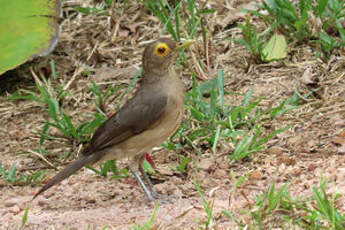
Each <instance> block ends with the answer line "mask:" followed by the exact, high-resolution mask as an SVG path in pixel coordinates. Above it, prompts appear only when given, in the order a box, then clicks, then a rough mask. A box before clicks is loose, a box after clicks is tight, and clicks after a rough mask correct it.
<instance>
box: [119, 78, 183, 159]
mask: <svg viewBox="0 0 345 230" xmlns="http://www.w3.org/2000/svg"><path fill="white" fill-rule="evenodd" d="M160 87H161V89H162V90H163V92H164V93H165V94H166V95H167V97H168V101H167V105H166V106H165V108H164V111H163V112H162V114H161V115H160V117H159V119H157V121H156V122H154V123H153V124H152V125H150V126H149V127H148V128H147V129H146V130H145V131H143V132H142V133H140V134H138V135H135V136H133V137H131V138H130V139H128V140H127V141H124V142H122V143H121V144H119V145H118V146H117V147H118V150H120V151H123V153H125V154H126V155H127V156H131V155H132V156H133V155H136V154H140V153H143V152H146V151H149V150H150V149H152V148H153V147H155V146H159V145H160V144H161V143H163V142H164V141H165V140H167V139H168V138H169V137H170V136H171V135H172V134H174V132H175V131H176V130H177V129H178V128H179V126H180V124H181V122H182V118H183V114H184V89H183V84H182V82H181V81H180V80H179V79H172V80H171V81H166V82H161V86H160Z"/></svg>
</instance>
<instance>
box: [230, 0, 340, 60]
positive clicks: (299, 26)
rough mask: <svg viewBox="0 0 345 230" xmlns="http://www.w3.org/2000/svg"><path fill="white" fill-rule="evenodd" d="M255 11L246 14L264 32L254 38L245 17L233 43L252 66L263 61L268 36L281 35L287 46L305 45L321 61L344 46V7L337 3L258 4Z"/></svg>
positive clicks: (285, 1)
mask: <svg viewBox="0 0 345 230" xmlns="http://www.w3.org/2000/svg"><path fill="white" fill-rule="evenodd" d="M258 8H259V9H258V10H249V11H248V12H249V13H250V14H251V15H255V16H257V17H258V18H259V19H260V20H261V21H262V22H263V23H264V24H265V25H267V26H268V28H265V32H264V33H263V34H260V35H258V32H257V30H256V28H255V26H254V25H252V24H251V22H250V18H251V17H250V16H249V15H248V17H247V20H246V23H245V24H244V25H242V24H240V25H239V29H240V30H241V31H242V38H240V39H237V40H236V41H238V42H240V43H241V44H242V45H244V46H245V47H246V48H247V49H248V50H249V51H250V52H251V54H252V56H253V58H254V60H255V61H256V62H262V61H263V60H264V58H263V56H262V54H263V53H262V47H263V45H264V44H265V43H267V41H268V40H267V38H268V37H269V36H268V35H269V34H272V33H275V34H281V35H283V36H284V37H286V38H287V40H288V41H289V42H295V43H296V42H297V43H305V44H307V45H309V46H310V47H311V48H313V49H316V56H317V57H319V58H321V59H323V60H324V61H327V60H328V59H329V57H330V55H331V54H332V53H333V52H334V51H336V50H337V49H339V48H342V47H344V46H345V29H344V26H343V22H344V16H345V3H344V2H343V1H341V0H299V1H289V0H270V1H268V0H262V1H261V4H260V5H259V6H258ZM277 49H279V48H278V47H277Z"/></svg>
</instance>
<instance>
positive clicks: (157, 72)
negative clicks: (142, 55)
mask: <svg viewBox="0 0 345 230" xmlns="http://www.w3.org/2000/svg"><path fill="white" fill-rule="evenodd" d="M173 68H174V67H173V66H171V67H170V68H168V69H160V68H153V69H151V70H145V69H143V72H142V75H141V81H140V83H141V84H154V83H159V82H161V81H165V80H168V81H169V80H170V79H171V78H176V77H177V76H176V74H175V70H174V69H173Z"/></svg>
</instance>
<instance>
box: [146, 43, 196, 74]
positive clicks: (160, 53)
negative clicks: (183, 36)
mask: <svg viewBox="0 0 345 230" xmlns="http://www.w3.org/2000/svg"><path fill="white" fill-rule="evenodd" d="M193 43H194V41H190V40H189V41H185V42H175V41H174V40H171V39H169V38H161V39H158V40H157V41H155V42H152V43H150V44H149V45H148V46H147V47H146V48H145V50H144V54H143V70H144V72H149V73H150V72H152V73H155V74H162V73H165V72H167V71H168V70H169V69H170V68H171V66H172V65H173V64H174V63H175V61H176V58H177V55H178V53H179V51H181V50H182V49H183V48H185V47H188V46H190V45H191V44H193Z"/></svg>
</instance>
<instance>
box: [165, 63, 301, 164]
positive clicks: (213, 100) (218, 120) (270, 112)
mask: <svg viewBox="0 0 345 230" xmlns="http://www.w3.org/2000/svg"><path fill="white" fill-rule="evenodd" d="M223 82H224V79H223V72H222V71H221V70H219V71H218V75H217V77H216V78H215V79H213V80H210V81H208V82H204V83H202V84H200V85H197V83H196V80H195V78H194V81H193V87H192V89H191V90H190V91H189V92H188V93H187V94H186V102H185V106H186V108H187V109H188V111H189V112H190V116H188V117H187V119H186V120H185V121H184V123H183V125H182V126H181V128H180V129H179V130H178V131H177V133H176V135H177V136H178V138H179V140H180V141H179V142H178V143H174V142H171V141H170V142H167V143H165V144H163V146H164V147H166V148H167V149H170V150H176V149H181V148H183V146H184V145H186V146H189V147H191V148H193V150H194V151H195V152H196V153H197V154H199V155H200V156H201V155H202V149H204V150H205V149H208V148H210V149H211V150H212V152H213V153H214V154H217V145H218V143H219V142H231V143H234V146H235V149H234V151H233V153H232V154H230V155H229V158H230V160H231V161H238V160H241V159H243V158H244V157H248V156H251V154H252V153H253V152H257V151H260V150H262V149H264V147H265V143H267V142H268V141H269V140H270V139H272V138H273V137H275V136H276V135H277V134H279V133H281V132H283V131H285V130H286V129H288V128H289V127H283V128H279V129H277V130H275V131H273V132H271V133H268V134H266V135H263V133H264V132H263V127H262V123H263V122H265V121H267V120H272V119H274V118H275V117H277V116H279V115H282V114H284V113H286V112H288V111H290V110H292V109H294V108H296V107H297V106H298V103H299V101H300V99H299V98H298V96H297V94H294V95H293V96H292V97H290V98H287V99H285V100H284V101H282V102H281V103H280V104H279V105H278V106H276V107H271V108H268V109H266V110H263V109H261V108H260V106H259V103H260V101H261V99H255V98H254V96H253V93H252V91H249V92H248V93H247V94H245V95H244V99H243V100H242V102H241V105H239V106H234V105H228V104H226V103H225V102H226V101H227V100H226V98H225V96H226V95H229V94H230V92H225V91H224V89H223ZM205 97H206V98H205ZM192 127H193V128H192ZM186 161H187V160H186V158H182V161H181V164H180V166H179V167H178V170H179V171H181V170H182V169H184V168H185V165H186Z"/></svg>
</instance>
